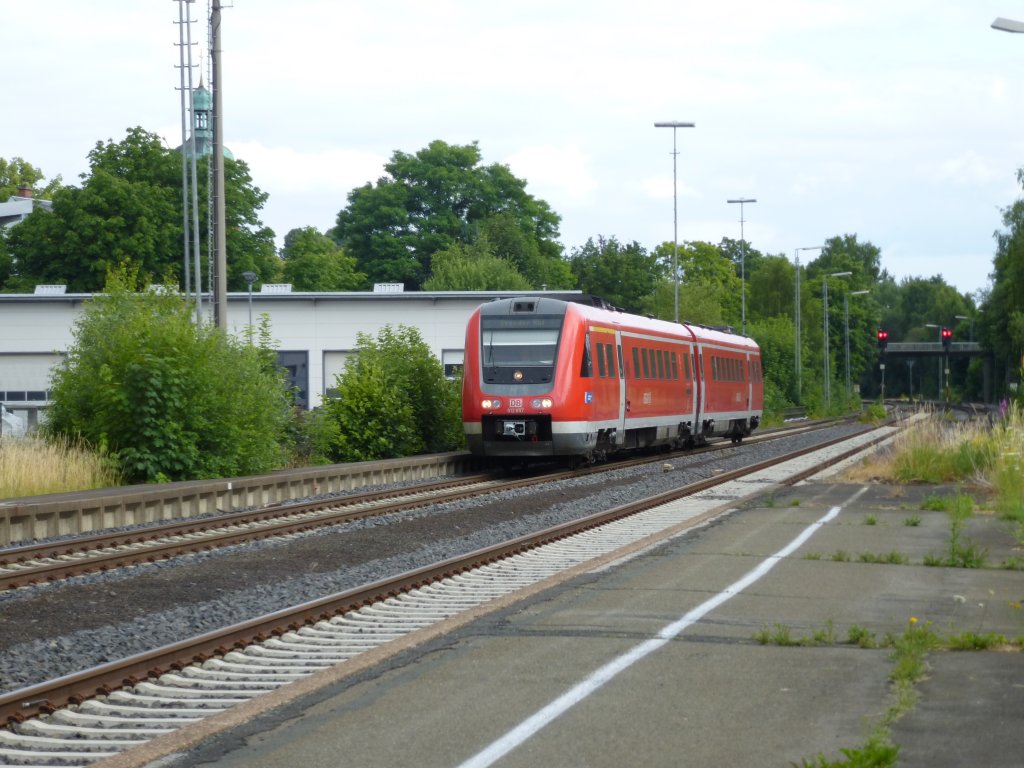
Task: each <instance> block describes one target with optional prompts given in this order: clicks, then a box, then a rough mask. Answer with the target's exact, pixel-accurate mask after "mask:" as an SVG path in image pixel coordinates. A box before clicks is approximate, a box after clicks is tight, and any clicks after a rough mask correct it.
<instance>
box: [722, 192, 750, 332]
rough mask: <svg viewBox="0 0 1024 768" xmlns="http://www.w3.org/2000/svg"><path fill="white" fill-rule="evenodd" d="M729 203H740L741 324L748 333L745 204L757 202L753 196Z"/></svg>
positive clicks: (728, 201)
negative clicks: (744, 234) (744, 231)
mask: <svg viewBox="0 0 1024 768" xmlns="http://www.w3.org/2000/svg"><path fill="white" fill-rule="evenodd" d="M725 202H727V203H739V204H740V325H741V327H742V328H743V335H744V336H746V335H747V241H746V240H745V239H744V237H743V221H744V219H743V206H744V205H746V204H747V203H756V202H757V200H755V199H754V198H752V197H737V198H736V199H735V200H726V201H725Z"/></svg>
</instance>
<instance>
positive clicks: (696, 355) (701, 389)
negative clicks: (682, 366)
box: [693, 344, 707, 434]
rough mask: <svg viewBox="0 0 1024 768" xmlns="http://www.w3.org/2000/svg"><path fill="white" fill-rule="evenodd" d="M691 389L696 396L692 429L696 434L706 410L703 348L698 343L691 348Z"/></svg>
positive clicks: (698, 431)
mask: <svg viewBox="0 0 1024 768" xmlns="http://www.w3.org/2000/svg"><path fill="white" fill-rule="evenodd" d="M693 363H694V370H693V377H694V382H693V389H694V393H695V396H696V401H697V402H696V406H697V407H696V413H697V416H696V419H695V421H694V423H693V429H694V432H695V433H696V434H699V433H700V431H701V422H702V421H703V420H704V412H705V411H706V410H707V384H706V381H705V376H704V349H703V348H702V347H701V346H700V345H699V344H698V345H697V346H695V347H694V348H693Z"/></svg>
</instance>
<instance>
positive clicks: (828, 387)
mask: <svg viewBox="0 0 1024 768" xmlns="http://www.w3.org/2000/svg"><path fill="white" fill-rule="evenodd" d="M852 274H853V273H852V272H833V273H832V274H830V275H825V276H824V277H823V278H822V280H821V290H822V294H823V296H824V304H825V313H824V314H825V328H824V330H825V408H826V409H831V407H832V384H831V382H830V381H829V379H830V378H831V376H832V370H831V368H832V366H831V361H830V360H829V350H828V279H829V278H830V277H849V276H850V275H852Z"/></svg>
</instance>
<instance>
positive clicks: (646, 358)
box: [641, 347, 651, 379]
mask: <svg viewBox="0 0 1024 768" xmlns="http://www.w3.org/2000/svg"><path fill="white" fill-rule="evenodd" d="M647 351H648V350H647V347H644V348H643V350H641V352H642V354H643V358H644V378H645V379H649V378H651V364H650V355H648V354H647Z"/></svg>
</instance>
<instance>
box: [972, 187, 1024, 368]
mask: <svg viewBox="0 0 1024 768" xmlns="http://www.w3.org/2000/svg"><path fill="white" fill-rule="evenodd" d="M1017 182H1018V183H1019V184H1020V185H1021V186H1022V187H1024V168H1021V169H1018V171H1017ZM1003 225H1004V226H1005V227H1006V231H1004V232H997V233H996V235H995V238H996V254H995V257H994V258H993V260H992V290H991V292H990V293H989V295H988V299H987V301H985V304H984V307H983V309H984V312H983V313H982V315H981V318H980V321H979V323H978V325H979V328H978V331H979V337H980V339H981V341H982V342H983V343H984V344H985V345H986V346H987V347H988V348H989V349H991V350H993V352H994V355H995V359H996V363H997V366H998V368H997V371H996V375H997V376H998V377H999V380H1001V381H1003V382H1004V383H1005V384H1009V383H1010V381H1011V379H1017V380H1018V381H1019V380H1020V379H1021V378H1022V377H1024V364H1022V360H1024V358H1022V355H1024V201H1022V200H1017V201H1016V202H1014V203H1013V205H1011V206H1009V207H1007V208H1005V209H1004V210H1003ZM960 314H967V313H960Z"/></svg>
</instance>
